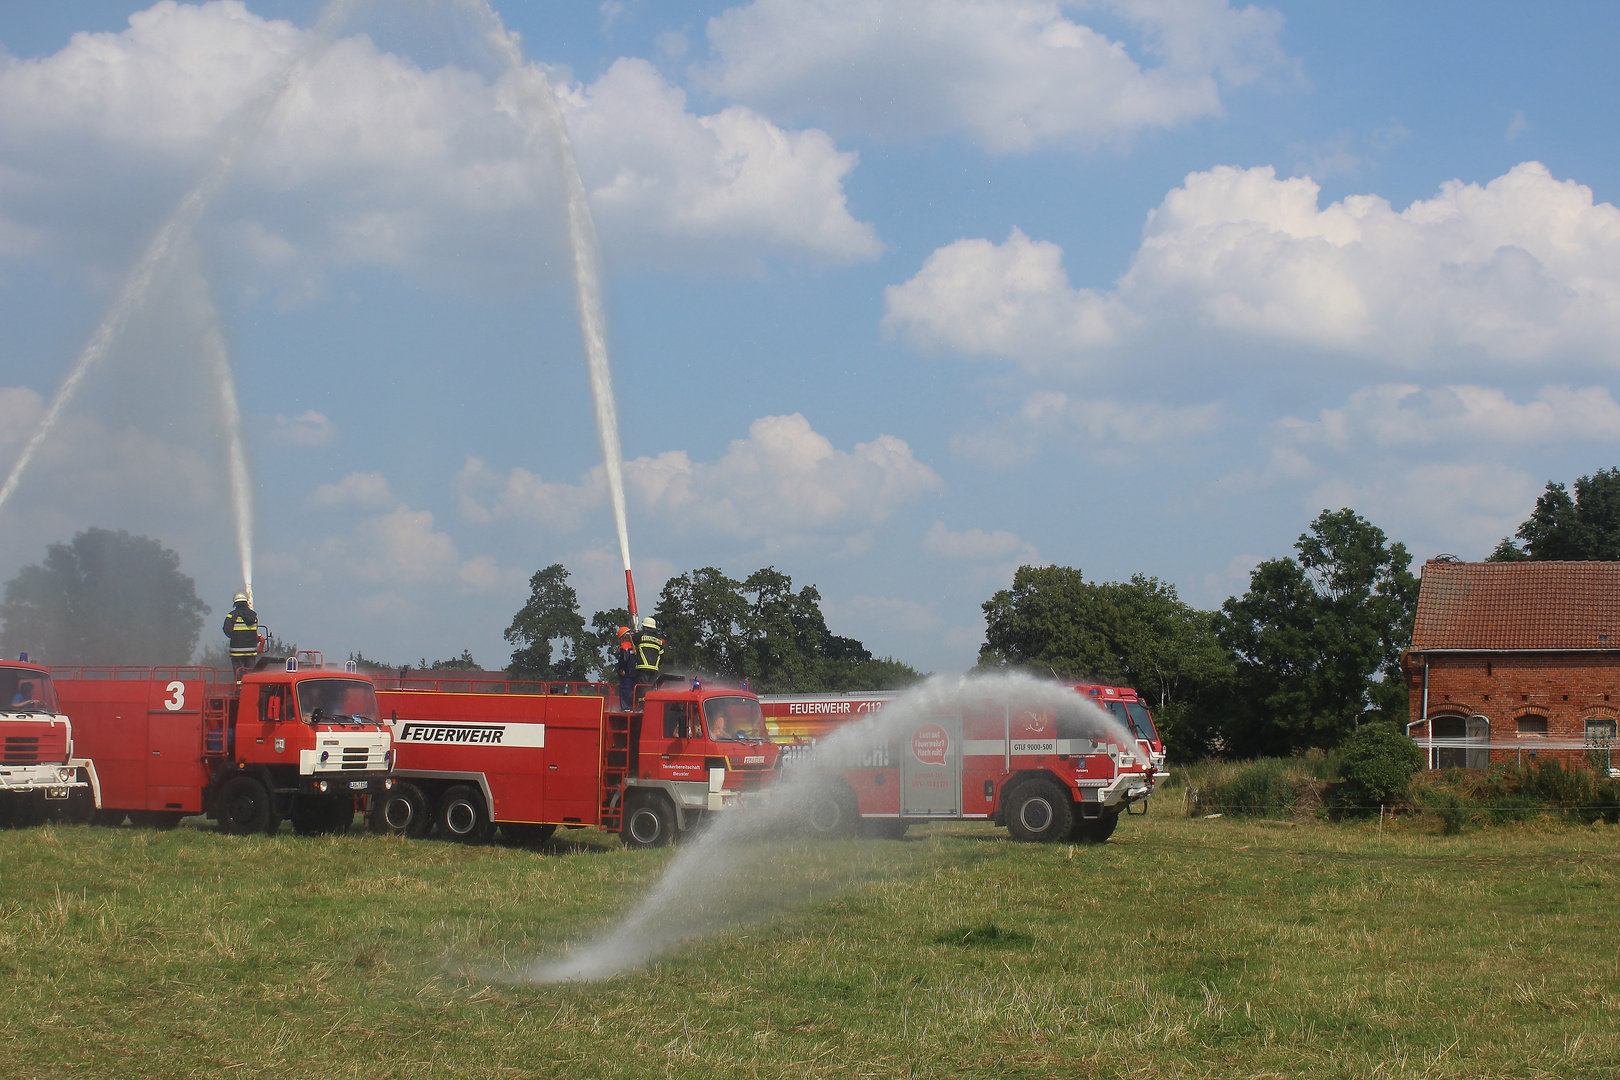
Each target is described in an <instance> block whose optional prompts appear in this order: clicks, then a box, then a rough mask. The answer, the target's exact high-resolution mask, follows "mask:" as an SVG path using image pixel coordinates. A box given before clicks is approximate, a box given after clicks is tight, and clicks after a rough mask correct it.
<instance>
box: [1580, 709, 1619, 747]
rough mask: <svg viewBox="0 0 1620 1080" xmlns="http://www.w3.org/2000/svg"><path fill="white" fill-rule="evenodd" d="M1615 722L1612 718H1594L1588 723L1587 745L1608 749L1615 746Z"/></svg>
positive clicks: (1588, 719) (1590, 718) (1589, 719)
mask: <svg viewBox="0 0 1620 1080" xmlns="http://www.w3.org/2000/svg"><path fill="white" fill-rule="evenodd" d="M1614 737H1615V722H1614V717H1612V716H1592V717H1588V718H1587V721H1586V745H1587V746H1597V747H1604V748H1608V747H1611V746H1613V745H1614Z"/></svg>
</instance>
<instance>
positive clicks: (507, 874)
mask: <svg viewBox="0 0 1620 1080" xmlns="http://www.w3.org/2000/svg"><path fill="white" fill-rule="evenodd" d="M914 833H915V835H914V837H913V838H912V839H909V840H907V841H903V842H893V841H877V840H870V841H847V842H841V843H830V844H826V845H823V846H821V847H820V848H818V849H816V850H814V851H807V850H806V849H801V848H792V849H788V850H787V851H786V852H785V855H786V858H785V860H784V861H783V862H782V864H781V865H780V866H778V867H777V868H776V871H775V874H774V876H773V879H772V880H773V881H774V882H775V883H776V886H777V888H778V889H779V892H780V895H781V898H782V903H781V905H780V908H779V912H780V915H779V917H778V918H777V919H776V920H775V921H774V922H760V921H739V922H738V923H737V924H736V925H735V926H732V927H729V928H727V929H725V930H723V931H721V932H719V933H717V934H715V935H714V936H712V937H709V938H707V939H704V940H701V941H697V942H693V943H692V944H690V945H689V946H688V947H686V948H685V949H683V950H682V951H680V952H679V953H677V954H675V955H673V956H671V957H669V958H666V959H664V960H662V961H660V962H658V963H656V964H654V965H652V966H650V967H648V968H646V969H645V970H642V971H637V972H633V973H629V974H626V975H622V976H619V977H617V978H614V979H612V980H609V981H605V982H600V983H590V984H583V985H555V986H531V985H527V984H524V983H522V982H521V981H517V980H515V979H514V978H513V976H514V975H515V974H516V973H518V972H521V971H522V970H523V968H524V966H525V965H526V964H527V963H528V962H529V961H530V960H532V959H533V958H534V957H535V956H537V955H542V954H551V953H555V952H557V951H560V950H564V949H567V948H569V947H570V946H571V944H574V943H578V942H580V941H583V940H586V939H587V938H589V937H590V936H591V935H593V934H594V933H595V932H596V931H597V930H598V929H600V928H601V927H604V926H612V925H613V924H614V922H615V920H616V919H617V918H618V917H619V916H620V914H621V913H622V912H623V911H624V910H625V909H626V908H627V907H628V906H629V905H630V904H631V903H632V902H633V900H635V899H636V898H637V897H639V896H640V895H641V894H642V893H643V892H644V891H645V890H646V889H647V888H649V887H650V885H651V884H652V882H653V881H655V880H656V879H657V877H658V875H659V874H660V873H661V872H662V870H663V868H664V867H665V865H666V864H667V862H668V859H669V853H668V852H659V851H625V850H622V849H619V848H617V847H616V846H614V845H612V844H611V843H609V842H606V841H600V840H599V839H598V838H595V837H594V836H593V835H592V834H589V833H566V832H565V833H563V834H562V836H561V837H559V840H564V839H567V840H572V841H573V842H572V843H568V844H559V843H557V842H553V844H552V845H550V846H549V847H548V848H547V849H545V850H543V851H538V852H536V851H527V850H517V849H507V848H500V847H481V848H464V847H458V846H456V845H453V844H447V843H439V842H433V841H423V842H414V843H413V842H408V841H398V840H390V839H385V838H379V837H373V836H369V835H365V836H345V837H327V838H320V839H314V840H304V839H300V838H298V837H294V836H290V835H281V836H276V837H226V836H220V835H218V834H216V833H213V832H207V831H195V830H192V829H189V828H182V829H179V830H176V831H174V832H169V833H152V832H147V831H143V830H130V829H117V830H114V829H89V828H68V827H46V828H39V829H27V830H13V831H7V832H0V970H3V971H4V972H5V973H6V975H7V978H6V979H5V980H4V981H3V982H0V1075H4V1076H5V1077H7V1078H8V1080H10V1078H18V1080H36V1078H37V1080H44V1078H50V1080H69V1078H88V1077H98V1078H99V1077H144V1076H162V1077H175V1078H189V1077H219V1076H244V1077H277V1078H279V1077H308V1076H332V1077H362V1078H373V1077H388V1078H400V1080H418V1078H422V1080H426V1078H429V1077H432V1078H440V1077H447V1076H452V1077H454V1076H465V1077H483V1076H513V1077H548V1078H549V1077H559V1078H562V1077H567V1078H575V1077H583V1078H593V1080H594V1078H615V1080H616V1078H625V1080H641V1078H659V1077H682V1078H687V1077H690V1078H705V1080H707V1078H712V1077H794V1078H797V1077H806V1076H809V1077H823V1078H825V1077H859V1076H879V1077H911V1076H916V1077H930V1076H952V1077H964V1078H977V1077H985V1078H990V1077H996V1078H1000V1077H1025V1078H1046V1077H1052V1078H1057V1077H1075V1076H1097V1077H1105V1076H1106V1077H1113V1076H1131V1077H1138V1078H1141V1080H1171V1078H1200V1080H1220V1078H1226V1077H1232V1078H1237V1077H1244V1078H1247V1077H1254V1076H1262V1075H1267V1076H1322V1077H1346V1078H1350V1077H1372V1076H1377V1077H1379V1078H1380V1080H1418V1078H1420V1077H1421V1078H1425V1080H1462V1078H1472V1077H1480V1076H1503V1077H1524V1078H1534V1077H1558V1078H1560V1080H1588V1078H1590V1080H1598V1078H1605V1080H1607V1078H1609V1077H1613V1076H1615V1075H1617V1074H1620V1043H1617V1042H1616V1041H1615V1039H1614V1038H1613V1024H1612V1018H1613V1016H1614V1015H1615V1011H1616V1009H1617V1008H1620V989H1617V984H1616V982H1615V975H1614V969H1615V963H1614V950H1613V942H1612V924H1613V920H1612V917H1611V916H1612V912H1611V910H1610V907H1611V903H1610V897H1612V896H1613V895H1615V892H1616V890H1617V889H1620V849H1617V847H1616V844H1615V842H1614V839H1613V837H1614V836H1615V835H1616V834H1614V833H1611V832H1610V831H1608V830H1607V829H1603V830H1594V829H1580V828H1571V827H1557V828H1548V827H1545V826H1536V827H1534V828H1509V829H1501V830H1493V831H1491V832H1488V833H1487V832H1473V833H1465V835H1463V836H1461V837H1441V836H1436V835H1433V832H1432V830H1429V829H1427V828H1426V827H1425V826H1423V825H1422V824H1421V823H1419V822H1411V823H1400V824H1397V825H1395V826H1392V827H1389V828H1387V829H1385V830H1383V831H1380V830H1378V829H1377V827H1376V826H1375V825H1366V824H1352V825H1343V826H1335V825H1307V826H1304V827H1300V828H1294V829H1289V830H1287V831H1286V832H1284V831H1280V830H1276V829H1269V828H1264V827H1260V825H1259V824H1258V823H1256V824H1250V823H1247V822H1245V821H1242V820H1233V819H1231V818H1224V819H1220V820H1215V821H1204V820H1193V821H1188V820H1184V819H1176V818H1170V817H1166V816H1162V815H1161V814H1159V813H1158V811H1157V808H1156V809H1155V811H1154V812H1153V813H1150V814H1149V816H1148V817H1146V818H1130V819H1128V820H1126V821H1124V822H1122V823H1121V825H1120V828H1119V831H1118V832H1117V833H1116V834H1115V835H1114V838H1113V840H1111V841H1110V842H1109V843H1107V844H1103V845H1098V846H1075V847H1070V846H1069V845H1025V844H1015V843H1011V842H1009V841H1008V840H1007V839H1006V834H1005V832H1004V831H1002V830H997V829H994V828H992V827H990V826H988V825H983V824H971V823H952V824H948V825H936V826H931V827H928V828H919V829H916V830H914ZM849 860H853V861H855V862H858V863H860V864H862V865H863V866H872V867H875V868H876V869H878V870H880V871H881V872H880V873H876V874H866V875H862V876H859V877H858V878H857V879H855V880H853V881H852V884H851V885H850V886H849V887H848V888H846V889H845V890H843V891H841V892H839V893H837V894H834V895H823V896H821V897H820V898H818V899H815V900H813V901H812V902H810V903H809V904H807V905H803V906H800V905H796V904H795V903H794V898H795V897H796V896H798V895H800V894H801V893H802V892H803V891H804V889H805V886H806V885H807V883H809V884H813V883H814V882H816V881H818V880H821V878H822V877H824V876H825V874H826V872H827V868H828V866H829V865H835V864H837V863H839V862H840V861H849ZM1460 1018H1466V1022H1459V1020H1460Z"/></svg>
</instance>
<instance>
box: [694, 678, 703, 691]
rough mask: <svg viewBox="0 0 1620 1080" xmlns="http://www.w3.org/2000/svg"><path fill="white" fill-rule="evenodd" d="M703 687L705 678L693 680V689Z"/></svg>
mask: <svg viewBox="0 0 1620 1080" xmlns="http://www.w3.org/2000/svg"><path fill="white" fill-rule="evenodd" d="M702 688H703V680H702V679H693V680H692V689H693V690H701V689H702Z"/></svg>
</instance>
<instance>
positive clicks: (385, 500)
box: [309, 472, 399, 510]
mask: <svg viewBox="0 0 1620 1080" xmlns="http://www.w3.org/2000/svg"><path fill="white" fill-rule="evenodd" d="M309 504H310V505H311V506H315V507H337V506H357V507H361V508H363V509H367V510H386V509H388V508H390V507H393V506H397V505H399V500H398V499H397V498H395V497H394V493H393V491H391V490H390V489H389V487H388V481H387V480H386V479H385V478H384V477H383V474H382V473H376V472H369V473H350V474H349V475H348V476H345V477H344V478H343V479H342V480H339V481H338V482H337V483H335V484H322V485H321V486H320V487H318V488H316V489H315V494H314V495H311V496H310V499H309Z"/></svg>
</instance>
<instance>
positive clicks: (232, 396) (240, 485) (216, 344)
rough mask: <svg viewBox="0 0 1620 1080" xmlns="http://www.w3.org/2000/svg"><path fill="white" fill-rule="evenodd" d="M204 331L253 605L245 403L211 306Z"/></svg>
mask: <svg viewBox="0 0 1620 1080" xmlns="http://www.w3.org/2000/svg"><path fill="white" fill-rule="evenodd" d="M209 315H210V316H211V317H210V318H209V320H208V325H207V327H206V329H205V330H204V331H203V353H204V358H205V359H206V361H207V363H208V366H209V367H210V368H211V369H212V370H213V372H214V378H215V379H216V380H217V382H218V384H219V406H220V419H221V421H222V422H223V424H224V428H225V438H226V441H227V443H228V446H227V455H226V456H227V464H226V467H227V469H228V471H229V475H230V484H231V519H232V521H233V523H234V524H235V526H236V550H237V553H238V555H239V556H240V558H241V562H242V591H243V592H245V593H247V598H248V606H249V607H252V606H253V469H252V467H251V465H250V463H249V461H248V454H247V440H246V439H245V438H244V437H243V434H242V430H243V428H244V426H245V425H244V424H243V423H242V406H241V404H240V402H239V401H238V400H237V397H236V374H235V372H233V371H232V370H231V357H230V353H229V352H227V351H226V348H225V332H224V329H223V328H222V327H221V326H220V323H219V314H218V312H217V311H216V310H214V309H213V308H212V307H210V309H209Z"/></svg>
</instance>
